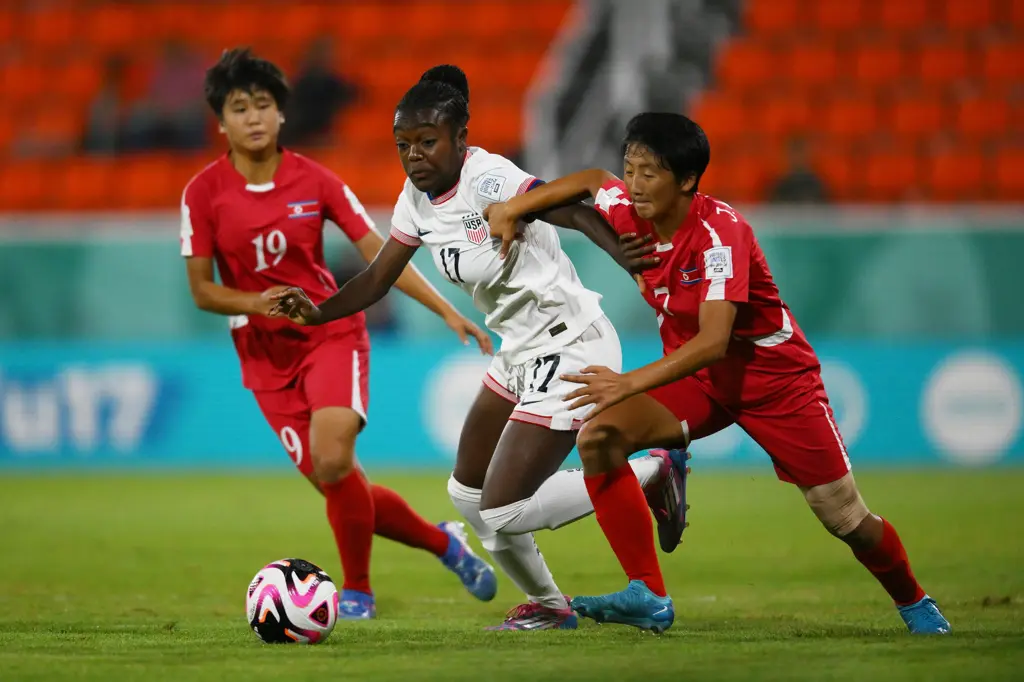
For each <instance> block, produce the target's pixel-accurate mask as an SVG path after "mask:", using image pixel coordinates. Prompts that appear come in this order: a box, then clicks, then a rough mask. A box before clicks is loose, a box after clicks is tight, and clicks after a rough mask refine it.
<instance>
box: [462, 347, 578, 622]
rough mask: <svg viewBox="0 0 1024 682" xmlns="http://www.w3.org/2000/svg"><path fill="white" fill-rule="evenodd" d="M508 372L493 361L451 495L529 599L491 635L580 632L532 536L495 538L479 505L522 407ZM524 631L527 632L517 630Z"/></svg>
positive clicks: (466, 432) (466, 430)
mask: <svg viewBox="0 0 1024 682" xmlns="http://www.w3.org/2000/svg"><path fill="white" fill-rule="evenodd" d="M507 369H508V368H507V367H505V366H504V364H503V362H502V361H501V359H500V358H495V359H494V361H493V362H492V364H491V368H490V370H489V371H488V373H487V376H486V377H485V379H484V386H483V387H481V389H480V393H479V394H478V395H477V398H476V400H475V401H474V402H473V405H472V407H471V408H470V410H469V414H468V415H467V416H466V421H465V423H464V425H463V427H462V436H461V438H460V439H459V449H458V456H457V459H456V463H455V471H454V472H453V473H452V477H451V479H449V481H448V494H449V496H450V497H451V500H452V503H453V504H454V505H455V507H456V508H457V509H458V510H459V511H460V512H461V513H462V516H463V517H464V518H465V519H466V521H467V523H469V525H470V527H471V528H472V529H473V530H474V531H475V532H476V534H477V536H478V537H479V538H480V542H481V544H482V545H483V546H484V549H486V550H487V552H488V554H490V555H491V557H492V558H493V559H494V561H495V563H497V564H498V566H500V567H501V569H502V571H504V573H505V574H506V575H507V576H508V577H509V578H510V579H511V580H512V582H513V583H515V585H516V587H518V588H519V589H520V590H521V591H522V592H523V593H524V594H526V595H527V599H528V603H527V604H524V605H521V606H518V607H516V608H514V609H512V610H511V611H510V612H509V614H508V618H507V619H506V620H505V622H503V623H502V624H501V625H500V626H497V628H492V629H524V630H534V629H551V628H566V627H575V625H576V618H575V616H574V615H573V614H572V612H571V611H568V608H567V603H566V599H565V597H564V596H563V595H562V593H561V591H560V590H559V589H558V586H557V585H556V584H555V580H554V578H553V577H552V575H551V571H550V569H548V567H547V563H546V562H545V561H544V557H543V556H542V555H541V554H540V552H539V551H538V550H537V545H536V543H535V542H534V539H533V535H532V534H530V533H525V534H520V535H512V534H507V533H499V532H495V531H494V530H493V529H492V528H491V527H490V525H488V523H487V522H486V521H485V520H484V519H483V517H482V516H481V509H480V503H481V502H480V501H481V496H482V493H483V490H482V489H483V487H484V480H485V478H486V476H487V470H488V467H489V466H490V464H491V460H492V457H493V455H494V451H495V449H496V447H497V444H498V441H499V440H500V439H501V436H502V432H503V431H504V429H505V426H506V424H507V423H508V419H509V416H510V415H511V414H512V410H513V409H514V408H515V405H516V402H517V401H518V398H517V397H516V394H515V392H514V391H513V390H512V388H511V387H510V385H509V383H510V382H509V378H508V375H507ZM491 578H492V579H493V575H492V576H491ZM520 625H521V626H522V627H518V626H520Z"/></svg>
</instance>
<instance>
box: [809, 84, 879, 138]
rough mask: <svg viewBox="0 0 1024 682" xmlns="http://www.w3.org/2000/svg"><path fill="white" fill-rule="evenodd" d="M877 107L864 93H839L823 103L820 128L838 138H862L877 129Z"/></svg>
mask: <svg viewBox="0 0 1024 682" xmlns="http://www.w3.org/2000/svg"><path fill="white" fill-rule="evenodd" d="M878 124H879V115H878V107H877V105H876V104H875V102H874V100H873V99H871V97H870V96H867V95H865V94H850V95H841V96H839V97H834V98H832V99H831V100H830V101H829V102H827V103H826V105H825V110H824V115H823V118H822V123H821V129H822V130H823V131H824V132H826V133H828V134H829V135H831V136H833V137H835V138H836V139H838V140H843V141H845V140H854V139H863V138H866V137H868V136H870V135H873V134H874V133H875V132H876V131H877V130H878Z"/></svg>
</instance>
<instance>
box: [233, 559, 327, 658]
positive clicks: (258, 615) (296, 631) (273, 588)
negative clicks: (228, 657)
mask: <svg viewBox="0 0 1024 682" xmlns="http://www.w3.org/2000/svg"><path fill="white" fill-rule="evenodd" d="M246 615H247V616H248V618H249V627H251V628H252V630H253V632H255V633H256V636H257V637H259V638H260V639H262V640H263V641H264V642H271V643H292V642H299V643H302V644H316V643H317V642H322V641H324V640H325V639H327V636H328V635H330V634H331V631H332V630H334V625H335V623H337V622H338V588H337V587H335V586H334V581H332V580H331V578H330V576H329V575H327V574H326V573H324V572H323V571H322V570H320V568H319V567H318V566H316V565H314V564H312V563H310V562H308V561H305V560H303V559H280V560H278V561H275V562H273V563H269V564H267V565H266V566H264V567H263V568H261V569H260V572H259V573H257V574H256V577H255V578H253V579H252V582H251V583H249V592H248V595H247V598H246Z"/></svg>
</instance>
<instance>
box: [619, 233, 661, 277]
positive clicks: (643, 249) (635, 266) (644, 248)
mask: <svg viewBox="0 0 1024 682" xmlns="http://www.w3.org/2000/svg"><path fill="white" fill-rule="evenodd" d="M619 248H620V249H622V255H624V256H625V257H626V262H628V263H629V271H630V272H632V273H633V274H634V275H636V274H637V273H640V272H643V271H644V270H650V269H651V268H653V267H657V266H658V264H659V263H661V256H656V255H655V256H652V255H651V254H652V253H654V252H656V251H657V250H658V245H657V244H656V243H654V235H650V234H645V235H643V236H642V237H641V236H638V235H637V234H636V233H635V232H630V233H628V234H623V235H619Z"/></svg>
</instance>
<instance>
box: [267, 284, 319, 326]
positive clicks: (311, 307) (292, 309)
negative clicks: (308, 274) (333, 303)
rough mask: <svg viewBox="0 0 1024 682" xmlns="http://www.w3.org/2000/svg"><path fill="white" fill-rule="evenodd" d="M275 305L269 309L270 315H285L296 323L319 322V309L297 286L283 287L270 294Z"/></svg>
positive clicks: (308, 323)
mask: <svg viewBox="0 0 1024 682" xmlns="http://www.w3.org/2000/svg"><path fill="white" fill-rule="evenodd" d="M270 298H271V300H273V301H274V302H275V303H276V305H275V306H274V308H273V309H272V310H271V311H270V316H271V317H287V318H288V319H289V320H291V321H292V322H294V323H295V324H298V325H314V324H320V317H321V315H320V309H319V308H317V307H316V305H315V304H314V303H313V301H311V300H310V299H309V296H306V292H304V291H303V290H302V289H299V288H298V287H285V288H284V290H283V291H278V292H276V293H274V294H271V296H270Z"/></svg>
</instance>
